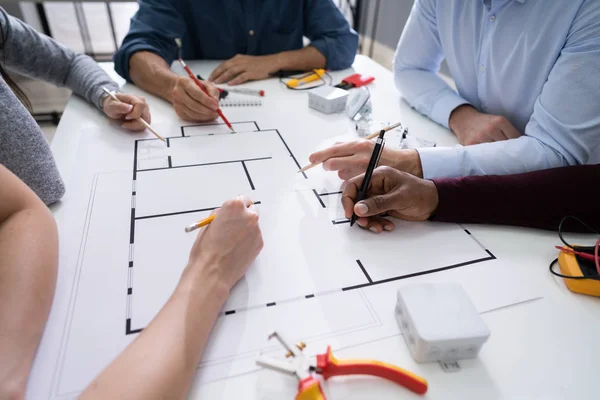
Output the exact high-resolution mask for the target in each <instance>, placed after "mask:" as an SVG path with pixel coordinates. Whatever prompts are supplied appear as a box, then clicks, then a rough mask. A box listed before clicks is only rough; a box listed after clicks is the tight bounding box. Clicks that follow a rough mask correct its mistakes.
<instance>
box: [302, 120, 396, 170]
mask: <svg viewBox="0 0 600 400" xmlns="http://www.w3.org/2000/svg"><path fill="white" fill-rule="evenodd" d="M400 125H402V123H400V122H396V123H395V124H393V125H390V126H388V127H385V128H383V129H380V130H378V131H377V132H373V133H371V134H370V135H369V136H367V137H366V139H367V140H371V139H374V138H376V137H377V136H379V133H380V132H381V131H385V132H387V131H391V130H392V129H395V128H397V127H399V126H400ZM319 164H321V163H313V164H309V165H307V166H306V167H303V168H302V169H300V170H298V172H304V171H308V170H309V169H311V168H314V167H316V166H317V165H319Z"/></svg>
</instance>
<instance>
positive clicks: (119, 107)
mask: <svg viewBox="0 0 600 400" xmlns="http://www.w3.org/2000/svg"><path fill="white" fill-rule="evenodd" d="M132 110H133V106H132V105H131V104H127V103H117V102H116V101H110V102H109V103H108V104H107V107H106V108H105V111H106V113H107V114H108V115H110V116H112V117H116V116H119V115H125V114H129V113H130V112H131V111H132Z"/></svg>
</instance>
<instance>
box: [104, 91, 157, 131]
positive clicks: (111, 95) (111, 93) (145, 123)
mask: <svg viewBox="0 0 600 400" xmlns="http://www.w3.org/2000/svg"><path fill="white" fill-rule="evenodd" d="M102 90H104V92H105V93H106V94H107V95H109V96H110V98H111V99H113V100H114V101H116V102H118V103H122V101H121V100H119V98H118V97H117V96H115V94H114V93H113V92H111V91H110V90H108V89H107V88H105V87H103V88H102ZM137 121H139V122H141V123H142V125H144V126H145V127H146V128H147V129H148V130H149V131H150V132H152V133H153V134H154V136H156V137H157V138H159V139H160V140H162V141H163V142H165V138H163V137H162V136H160V135H159V134H158V132H156V131H155V130H154V128H152V127H151V126H150V124H149V123H147V122H146V121H144V119H143V118H138V119H137Z"/></svg>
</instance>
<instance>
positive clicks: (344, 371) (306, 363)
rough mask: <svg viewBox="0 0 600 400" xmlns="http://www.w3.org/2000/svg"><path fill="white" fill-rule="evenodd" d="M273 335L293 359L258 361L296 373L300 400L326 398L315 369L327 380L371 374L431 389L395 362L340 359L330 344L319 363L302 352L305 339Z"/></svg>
mask: <svg viewBox="0 0 600 400" xmlns="http://www.w3.org/2000/svg"><path fill="white" fill-rule="evenodd" d="M271 338H276V339H277V340H278V341H279V343H281V345H282V346H283V347H284V348H285V349H286V350H287V351H288V353H287V355H286V356H287V357H292V359H291V360H289V361H287V360H280V359H276V358H272V357H267V356H262V355H261V356H260V357H259V358H258V359H257V360H256V363H257V364H258V365H260V366H262V367H265V368H270V369H273V370H276V371H279V372H283V373H286V374H290V375H295V376H296V377H297V378H298V381H299V382H298V394H297V395H296V400H325V395H324V394H323V390H322V388H321V381H320V380H319V379H317V378H315V377H314V376H313V375H312V373H313V372H314V373H317V374H320V375H323V378H325V379H329V378H331V377H332V376H340V375H371V376H376V377H379V378H384V379H387V380H389V381H392V382H395V383H397V384H398V385H401V386H404V387H406V388H407V389H409V390H411V391H413V392H415V393H418V394H425V393H426V392H427V381H426V380H425V379H423V378H421V377H419V376H417V375H415V374H412V373H410V372H408V371H405V370H403V369H402V368H398V367H396V366H395V365H391V364H386V363H383V362H380V361H373V360H338V359H337V358H335V357H334V356H333V354H332V353H331V346H328V347H327V352H326V353H324V354H318V355H317V361H316V363H313V362H311V361H310V360H309V359H308V357H306V356H305V355H304V354H303V353H302V350H303V349H304V348H305V347H306V345H305V344H304V343H303V342H300V343H298V344H297V345H296V346H290V345H288V344H287V342H286V341H285V340H283V339H282V338H281V336H280V335H279V334H278V333H277V332H273V333H272V334H271V335H269V339H271Z"/></svg>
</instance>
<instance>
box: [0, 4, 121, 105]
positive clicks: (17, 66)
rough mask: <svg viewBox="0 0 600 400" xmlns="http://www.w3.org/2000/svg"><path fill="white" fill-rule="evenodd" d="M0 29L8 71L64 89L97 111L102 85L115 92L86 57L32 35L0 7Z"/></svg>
mask: <svg viewBox="0 0 600 400" xmlns="http://www.w3.org/2000/svg"><path fill="white" fill-rule="evenodd" d="M0 29H2V31H3V37H4V41H3V42H2V43H0V57H1V59H2V61H3V63H4V65H5V66H6V67H7V68H8V69H9V70H12V71H13V72H17V73H19V74H21V75H25V76H29V77H31V78H35V79H40V80H43V81H46V82H50V83H52V84H54V85H56V86H66V87H68V88H69V89H71V90H72V91H73V92H75V93H76V94H78V95H80V96H82V97H84V98H85V99H86V100H87V101H89V102H90V103H92V104H94V105H96V107H98V108H101V106H102V104H101V100H102V98H103V95H104V92H103V91H102V87H103V86H105V87H107V88H108V89H110V90H116V89H118V85H117V84H116V83H115V82H114V81H113V80H112V79H110V77H109V76H108V75H107V74H106V73H105V72H104V71H103V70H102V69H101V68H100V67H99V66H98V64H96V62H95V61H94V60H92V59H91V58H90V57H88V56H86V55H83V54H76V53H74V52H73V51H71V50H69V49H68V48H66V47H65V46H63V45H60V44H58V43H57V42H55V41H54V40H53V39H51V38H49V37H47V36H45V35H42V34H40V33H38V32H36V31H35V30H34V29H33V28H31V27H30V26H29V25H26V24H25V23H23V22H21V21H20V20H18V19H17V18H14V17H11V16H10V15H8V14H6V12H5V11H4V9H2V8H1V7H0Z"/></svg>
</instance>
